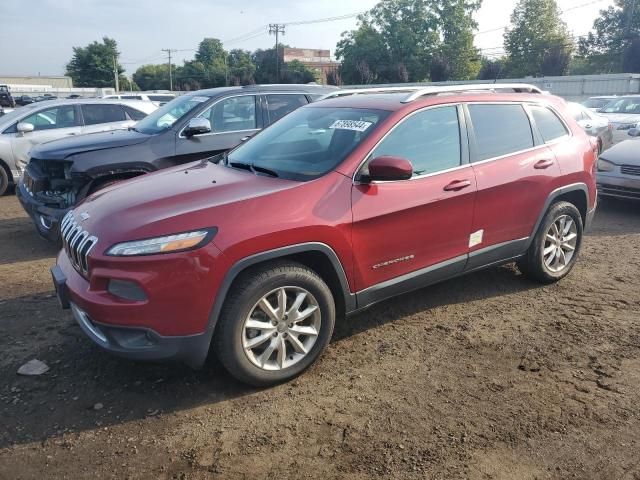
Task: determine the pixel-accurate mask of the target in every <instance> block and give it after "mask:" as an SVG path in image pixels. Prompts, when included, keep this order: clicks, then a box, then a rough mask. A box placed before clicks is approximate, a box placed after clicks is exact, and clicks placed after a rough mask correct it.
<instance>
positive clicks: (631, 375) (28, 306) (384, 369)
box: [0, 196, 640, 480]
mask: <svg viewBox="0 0 640 480" xmlns="http://www.w3.org/2000/svg"><path fill="white" fill-rule="evenodd" d="M639 251H640V208H639V205H638V204H635V205H634V204H626V203H622V202H613V201H610V202H605V203H603V204H602V205H601V207H600V209H599V211H598V213H597V216H596V222H595V225H594V228H593V229H592V231H591V232H590V234H589V235H588V237H586V239H585V242H584V246H583V250H582V254H581V258H580V260H579V262H578V264H577V266H576V268H575V269H574V271H573V272H572V273H571V275H570V276H569V277H568V278H567V279H565V280H564V281H562V282H560V283H559V284H556V285H552V286H546V287H542V286H540V285H537V284H534V283H532V282H529V281H527V280H525V279H524V278H522V276H520V275H519V274H518V272H517V270H516V269H515V267H513V266H505V267H499V268H492V269H489V270H486V271H483V272H479V273H476V274H473V275H470V276H467V277H464V278H460V279H456V280H453V281H449V282H446V283H442V284H440V285H436V286H434V287H431V288H428V289H424V290H421V291H418V292H415V293H413V294H409V295H405V296H402V297H400V298H397V299H394V300H391V301H387V302H385V303H383V304H380V305H378V306H376V307H373V308H371V309H370V310H368V311H366V312H364V313H361V314H359V315H357V316H354V317H351V318H348V319H343V320H342V321H340V322H339V324H338V327H337V331H336V334H335V337H334V340H333V342H332V344H331V345H330V347H329V349H328V351H327V352H326V354H325V355H324V357H323V358H322V359H321V360H320V361H319V362H318V363H317V364H316V365H315V366H314V367H312V368H311V369H310V370H309V371H308V372H307V373H305V374H304V375H303V376H302V377H300V378H299V379H297V380H295V381H293V382H290V383H288V384H285V385H282V386H279V387H276V388H271V389H265V390H257V389H251V388H247V387H245V386H243V385H241V384H239V383H237V382H236V381H234V380H233V379H231V378H230V377H229V376H228V375H227V374H226V373H225V372H224V371H223V369H222V368H221V367H220V365H218V364H217V363H215V361H212V362H211V364H210V365H209V366H208V367H207V368H206V369H205V370H203V371H200V372H194V371H191V370H189V369H188V368H187V367H184V366H181V365H153V364H142V363H134V362H130V361H126V360H120V359H117V358H114V357H111V356H109V355H107V354H106V353H103V352H102V351H100V350H99V349H98V348H97V347H95V346H94V345H92V344H91V343H90V341H89V340H88V339H86V338H85V337H84V335H83V334H82V332H81V331H80V329H79V327H77V326H76V325H75V324H74V322H73V320H72V318H71V316H70V315H69V314H68V313H67V312H63V311H61V310H60V309H59V307H58V305H57V302H56V299H55V298H54V297H53V293H52V287H51V285H50V277H49V266H50V265H51V264H52V262H53V257H54V255H55V249H54V248H53V247H51V246H49V245H47V244H46V243H45V242H44V241H42V240H40V239H39V238H38V237H37V235H36V234H35V232H34V230H33V227H32V225H31V223H30V221H29V219H28V218H27V217H26V216H25V214H24V213H23V211H22V209H21V208H20V206H19V204H18V202H17V201H16V199H15V197H13V196H5V197H2V198H0V332H1V334H0V351H1V352H2V353H1V355H0V478H3V479H4V478H6V479H17V478H38V479H42V478H70V479H76V478H103V477H104V478H159V479H169V478H178V479H199V478H219V479H245V478H246V479H304V478H324V479H330V478H348V479H369V478H393V479H423V478H428V479H458V478H461V479H547V478H553V479H570V478H577V479H626V480H634V479H635V480H638V479H640V410H639V409H638V398H640V318H639V315H638V314H639V313H640V289H639V286H640V278H639V275H638V274H639V273H640V255H639V253H638V252H639ZM33 358H38V359H40V360H42V361H44V362H46V363H47V364H48V365H49V366H50V367H51V370H50V371H49V372H48V373H46V374H44V375H42V376H40V377H22V376H18V375H17V374H16V372H17V369H18V368H19V367H20V366H21V365H22V364H23V363H25V362H26V361H28V360H31V359H33Z"/></svg>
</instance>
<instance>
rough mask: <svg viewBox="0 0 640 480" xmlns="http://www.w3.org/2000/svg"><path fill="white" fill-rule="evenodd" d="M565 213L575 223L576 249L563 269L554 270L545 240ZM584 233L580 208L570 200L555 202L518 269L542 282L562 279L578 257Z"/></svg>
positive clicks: (518, 263) (520, 261) (519, 261)
mask: <svg viewBox="0 0 640 480" xmlns="http://www.w3.org/2000/svg"><path fill="white" fill-rule="evenodd" d="M565 215H566V216H568V217H570V218H571V219H572V220H573V221H574V223H575V227H576V235H577V237H576V242H575V247H574V248H575V250H574V251H573V255H572V257H571V259H570V260H569V261H568V262H567V263H566V265H565V266H564V267H563V268H562V269H561V270H559V271H553V270H551V269H550V268H549V267H548V266H547V264H546V263H545V260H544V248H545V242H546V241H547V239H546V237H547V232H548V231H549V229H551V228H552V225H553V224H554V223H555V222H556V220H557V219H559V218H561V217H563V216H565ZM582 234H583V225H582V216H581V215H580V212H579V211H578V209H577V208H576V207H575V206H574V205H573V204H571V203H569V202H563V201H561V202H557V203H554V204H553V205H551V207H549V210H548V211H547V213H546V214H545V216H544V218H543V219H542V222H541V223H540V226H539V227H538V231H537V232H536V234H535V236H534V237H533V241H532V242H531V245H530V246H529V249H528V250H527V253H526V254H525V255H524V256H523V257H522V258H520V259H519V260H518V261H517V262H516V264H517V265H518V269H519V270H520V271H521V272H522V274H523V275H525V276H526V277H529V278H531V279H532V280H536V281H538V282H541V283H546V284H549V283H554V282H557V281H558V280H561V279H562V278H564V277H566V276H567V275H568V274H569V272H570V271H571V269H572V268H573V266H574V265H575V263H576V260H577V259H578V254H579V252H580V246H581V244H582Z"/></svg>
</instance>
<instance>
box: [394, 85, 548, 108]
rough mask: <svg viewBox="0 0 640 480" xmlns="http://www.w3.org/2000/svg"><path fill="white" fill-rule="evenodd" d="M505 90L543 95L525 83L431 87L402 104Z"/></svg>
mask: <svg viewBox="0 0 640 480" xmlns="http://www.w3.org/2000/svg"><path fill="white" fill-rule="evenodd" d="M505 90H511V91H512V92H513V93H544V91H542V90H541V89H540V88H538V87H536V86H535V85H530V84H527V83H467V84H460V85H433V86H429V87H422V88H418V89H417V90H415V91H414V92H413V93H411V94H410V95H408V96H407V97H406V98H405V99H404V100H402V103H411V102H413V101H414V100H417V99H418V98H420V97H424V96H426V95H438V94H441V93H454V92H478V91H481V92H493V93H495V92H500V91H505Z"/></svg>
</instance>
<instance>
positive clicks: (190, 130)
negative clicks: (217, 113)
mask: <svg viewBox="0 0 640 480" xmlns="http://www.w3.org/2000/svg"><path fill="white" fill-rule="evenodd" d="M210 132H211V122H209V120H207V119H206V118H202V117H196V118H192V119H191V120H189V124H188V125H187V128H185V129H184V134H185V136H186V137H193V136H194V135H202V134H204V133H210Z"/></svg>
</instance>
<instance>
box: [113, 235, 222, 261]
mask: <svg viewBox="0 0 640 480" xmlns="http://www.w3.org/2000/svg"><path fill="white" fill-rule="evenodd" d="M217 231H218V230H217V229H216V228H212V229H208V230H197V231H194V232H185V233H176V234H173V235H166V236H164V237H156V238H148V239H145V240H134V241H132V242H123V243H118V244H116V245H114V246H113V247H111V248H110V249H109V250H107V255H113V256H117V257H130V256H134V255H152V254H155V253H173V252H183V251H185V250H193V249H196V248H199V247H201V246H203V245H204V244H205V243H207V242H209V241H210V240H211V239H212V238H213V236H214V235H215V234H216V232H217Z"/></svg>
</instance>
